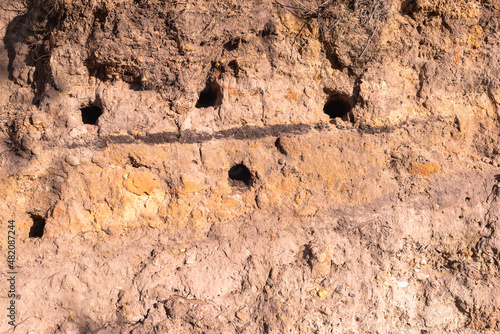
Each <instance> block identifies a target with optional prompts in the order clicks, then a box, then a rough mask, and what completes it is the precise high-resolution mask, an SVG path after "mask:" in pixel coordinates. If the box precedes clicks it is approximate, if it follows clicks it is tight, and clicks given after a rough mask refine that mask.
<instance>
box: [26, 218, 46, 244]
mask: <svg viewBox="0 0 500 334" xmlns="http://www.w3.org/2000/svg"><path fill="white" fill-rule="evenodd" d="M30 217H31V220H32V221H33V225H31V228H30V232H29V237H30V238H41V237H42V236H43V232H44V230H45V218H44V217H42V216H40V215H37V214H34V213H30Z"/></svg>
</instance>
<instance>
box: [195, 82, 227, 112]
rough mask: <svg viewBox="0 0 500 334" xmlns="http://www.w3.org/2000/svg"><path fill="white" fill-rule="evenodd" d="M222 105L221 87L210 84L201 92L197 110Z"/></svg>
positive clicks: (213, 83)
mask: <svg viewBox="0 0 500 334" xmlns="http://www.w3.org/2000/svg"><path fill="white" fill-rule="evenodd" d="M221 103H222V91H221V88H220V86H219V85H218V84H217V83H215V82H212V83H209V84H207V86H206V87H205V89H203V90H202V91H201V92H200V95H199V97H198V101H196V105H195V107H196V108H198V109H199V108H208V107H218V106H220V105H221Z"/></svg>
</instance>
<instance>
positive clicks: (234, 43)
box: [224, 37, 242, 51]
mask: <svg viewBox="0 0 500 334" xmlns="http://www.w3.org/2000/svg"><path fill="white" fill-rule="evenodd" d="M241 42H242V39H241V38H239V37H236V38H233V39H232V40H230V41H228V42H226V43H224V49H226V50H227V51H234V50H236V49H237V48H238V47H239V46H240V44H241Z"/></svg>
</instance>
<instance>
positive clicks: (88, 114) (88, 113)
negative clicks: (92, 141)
mask: <svg viewBox="0 0 500 334" xmlns="http://www.w3.org/2000/svg"><path fill="white" fill-rule="evenodd" d="M80 110H81V112H82V121H83V124H91V125H95V124H96V123H97V120H98V119H99V117H100V116H101V115H102V109H101V108H99V107H98V106H90V107H85V108H82V109H80Z"/></svg>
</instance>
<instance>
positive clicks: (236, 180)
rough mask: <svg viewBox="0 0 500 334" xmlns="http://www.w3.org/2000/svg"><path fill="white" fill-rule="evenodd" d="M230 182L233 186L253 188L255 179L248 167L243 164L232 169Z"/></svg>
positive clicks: (229, 175) (230, 170)
mask: <svg viewBox="0 0 500 334" xmlns="http://www.w3.org/2000/svg"><path fill="white" fill-rule="evenodd" d="M228 177H229V180H231V183H232V185H233V186H243V185H244V186H247V187H249V186H251V185H252V181H253V177H252V173H251V172H250V170H249V169H248V167H247V166H245V165H243V164H237V165H234V166H233V167H231V169H229V172H228Z"/></svg>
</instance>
